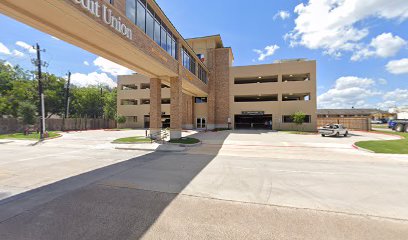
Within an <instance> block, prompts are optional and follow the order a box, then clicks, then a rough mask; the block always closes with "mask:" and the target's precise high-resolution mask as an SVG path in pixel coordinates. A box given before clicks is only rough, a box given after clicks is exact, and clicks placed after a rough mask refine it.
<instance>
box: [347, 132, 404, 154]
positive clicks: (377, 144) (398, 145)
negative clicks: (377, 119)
mask: <svg viewBox="0 0 408 240" xmlns="http://www.w3.org/2000/svg"><path fill="white" fill-rule="evenodd" d="M374 132H375V133H382V134H391V135H398V136H401V137H403V139H400V140H386V141H362V142H357V143H355V145H356V146H357V147H359V148H363V149H367V150H369V151H372V152H375V153H390V154H408V133H400V132H385V131H374Z"/></svg>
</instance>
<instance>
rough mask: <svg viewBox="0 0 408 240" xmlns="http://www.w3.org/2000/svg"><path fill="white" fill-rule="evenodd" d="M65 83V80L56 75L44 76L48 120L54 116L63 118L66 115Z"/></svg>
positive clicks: (47, 74) (46, 74)
mask: <svg viewBox="0 0 408 240" xmlns="http://www.w3.org/2000/svg"><path fill="white" fill-rule="evenodd" d="M65 83H66V81H65V79H63V78H60V77H57V76H55V75H54V74H49V73H45V74H44V76H43V88H44V98H45V114H46V116H47V117H48V118H49V117H51V116H53V115H58V116H62V115H63V114H64V107H65V102H64V101H65V98H64V96H65V95H64V94H65Z"/></svg>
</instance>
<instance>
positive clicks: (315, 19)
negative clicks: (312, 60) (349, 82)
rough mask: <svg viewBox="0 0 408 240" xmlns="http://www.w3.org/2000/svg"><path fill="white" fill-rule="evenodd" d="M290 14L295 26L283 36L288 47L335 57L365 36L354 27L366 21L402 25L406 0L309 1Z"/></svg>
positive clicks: (406, 15) (407, 12) (362, 29)
mask: <svg viewBox="0 0 408 240" xmlns="http://www.w3.org/2000/svg"><path fill="white" fill-rule="evenodd" d="M294 12H295V13H297V14H298V17H297V18H296V20H295V25H296V26H295V28H294V29H293V30H292V31H291V32H290V33H289V34H287V36H286V39H290V44H291V46H297V45H301V46H305V47H307V48H309V49H322V50H323V51H324V53H325V54H330V55H333V56H337V57H338V56H339V54H340V53H341V52H342V51H354V50H356V49H357V48H358V47H359V46H360V44H361V41H362V40H363V39H364V38H365V37H366V36H367V35H368V34H369V30H368V28H365V27H360V26H358V23H361V21H362V20H365V19H367V18H370V17H375V18H381V19H397V20H399V21H403V20H405V19H407V18H408V4H407V1H406V0H393V1H390V0H371V1H361V0H309V1H308V3H307V4H304V3H301V4H299V5H298V6H296V7H295V10H294Z"/></svg>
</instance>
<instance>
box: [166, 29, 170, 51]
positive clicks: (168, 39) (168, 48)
mask: <svg viewBox="0 0 408 240" xmlns="http://www.w3.org/2000/svg"><path fill="white" fill-rule="evenodd" d="M166 47H167V48H166V50H167V52H168V53H169V54H170V55H171V36H170V34H167V45H166Z"/></svg>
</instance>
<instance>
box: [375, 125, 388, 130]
mask: <svg viewBox="0 0 408 240" xmlns="http://www.w3.org/2000/svg"><path fill="white" fill-rule="evenodd" d="M371 127H373V128H385V129H387V128H388V124H372V125H371Z"/></svg>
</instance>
